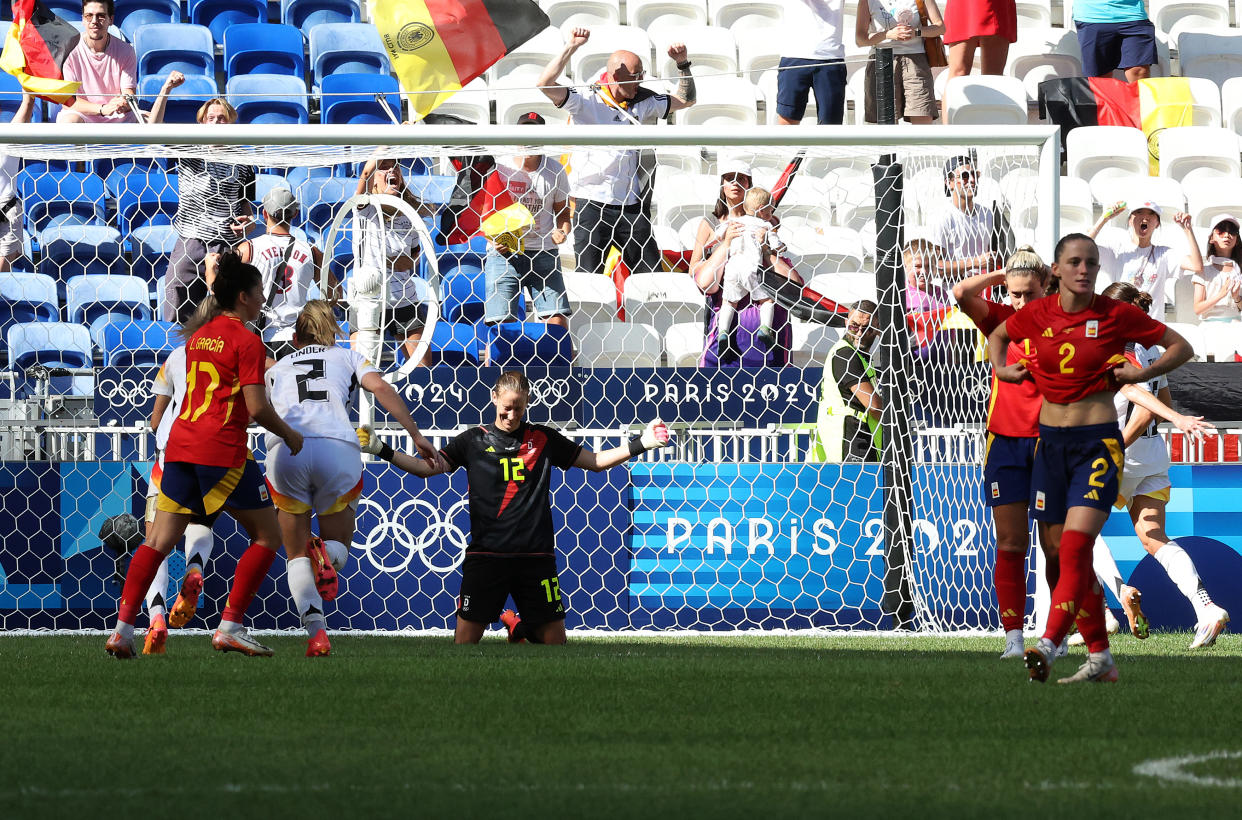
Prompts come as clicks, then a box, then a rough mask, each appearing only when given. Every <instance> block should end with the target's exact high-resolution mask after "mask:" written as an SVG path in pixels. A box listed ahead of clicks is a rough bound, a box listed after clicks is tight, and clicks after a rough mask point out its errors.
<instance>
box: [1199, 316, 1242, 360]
mask: <svg viewBox="0 0 1242 820" xmlns="http://www.w3.org/2000/svg"><path fill="white" fill-rule="evenodd" d="M1199 328H1200V329H1201V330H1202V331H1203V350H1202V352H1201V354H1200V355H1201V357H1202V358H1204V359H1212V360H1215V361H1218V362H1232V361H1234V357H1235V356H1236V355H1237V354H1238V352H1239V351H1242V324H1239V323H1238V322H1236V321H1235V322H1204V323H1202V324H1201V325H1199Z"/></svg>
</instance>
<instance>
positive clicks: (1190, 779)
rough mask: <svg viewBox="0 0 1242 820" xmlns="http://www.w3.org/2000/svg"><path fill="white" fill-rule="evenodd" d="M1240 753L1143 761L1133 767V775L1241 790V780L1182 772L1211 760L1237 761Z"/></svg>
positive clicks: (1210, 753) (1217, 753)
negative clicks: (1186, 768) (1188, 767)
mask: <svg viewBox="0 0 1242 820" xmlns="http://www.w3.org/2000/svg"><path fill="white" fill-rule="evenodd" d="M1239 759H1242V752H1236V751H1235V752H1229V751H1218V752H1209V753H1207V754H1204V755H1186V756H1185V757H1163V758H1159V759H1157V760H1145V761H1143V762H1142V763H1140V764H1138V765H1137V766H1135V767H1134V773H1135V774H1139V775H1144V776H1147V777H1157V778H1159V779H1161V780H1170V781H1173V782H1175V783H1189V784H1190V785H1192V786H1213V787H1216V788H1221V789H1242V778H1238V777H1226V778H1220V777H1209V776H1204V775H1198V774H1192V773H1191V772H1187V771H1184V769H1185V767H1186V766H1191V765H1194V764H1196V763H1207V762H1208V761H1211V760H1239Z"/></svg>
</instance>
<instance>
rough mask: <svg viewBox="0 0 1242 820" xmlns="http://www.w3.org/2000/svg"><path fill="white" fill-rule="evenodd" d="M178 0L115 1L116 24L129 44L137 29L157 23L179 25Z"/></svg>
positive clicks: (179, 7) (132, 40)
mask: <svg viewBox="0 0 1242 820" xmlns="http://www.w3.org/2000/svg"><path fill="white" fill-rule="evenodd" d="M180 22H181V3H180V2H179V1H178V0H116V24H117V25H118V26H120V28H121V33H122V34H124V35H125V39H127V40H129V41H130V42H131V43H132V42H134V37H135V35H136V34H137V32H138V29H140V28H142V27H143V26H149V25H153V24H157V23H180Z"/></svg>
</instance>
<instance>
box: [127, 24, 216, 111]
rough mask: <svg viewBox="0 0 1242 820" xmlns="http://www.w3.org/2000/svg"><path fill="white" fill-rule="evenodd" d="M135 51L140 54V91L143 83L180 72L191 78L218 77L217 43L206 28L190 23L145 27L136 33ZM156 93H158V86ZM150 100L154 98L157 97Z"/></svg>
mask: <svg viewBox="0 0 1242 820" xmlns="http://www.w3.org/2000/svg"><path fill="white" fill-rule="evenodd" d="M134 51H135V52H137V54H138V78H139V86H140V87H141V82H142V79H144V78H146V77H147V76H149V75H151V74H162V75H167V74H169V73H170V72H173V71H180V72H181V73H182V74H185V75H186V76H187V77H189V76H190V75H191V74H205V75H207V76H208V77H214V76H215V73H216V58H215V43H213V42H212V39H211V30H210V29H209V28H207V27H206V26H194V25H190V24H189V23H154V24H152V25H149V26H143V27H142V28H140V29H138V31H136V32H135V33H134ZM162 82H163V81H162V80H161V84H162ZM154 90H155V91H159V85H156V86H155V89H154ZM178 90H180V89H178ZM151 96H152V97H154V96H155V95H154V93H152V94H151Z"/></svg>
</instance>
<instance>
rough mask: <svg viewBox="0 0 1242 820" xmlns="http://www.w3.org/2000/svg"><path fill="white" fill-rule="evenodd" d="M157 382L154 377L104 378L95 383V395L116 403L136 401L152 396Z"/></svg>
mask: <svg viewBox="0 0 1242 820" xmlns="http://www.w3.org/2000/svg"><path fill="white" fill-rule="evenodd" d="M154 383H155V380H154V378H150V379H146V380H145V381H138V380H137V379H124V378H122V379H102V380H101V381H99V382H98V383H97V384H96V385H95V395H96V396H98V397H99V398H101V399H106V400H108V401H112V402H114V403H120V402H129V403H132V402H135V401H137V400H139V399H146V398H149V397H150V396H151V391H152V388H153V385H154Z"/></svg>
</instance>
